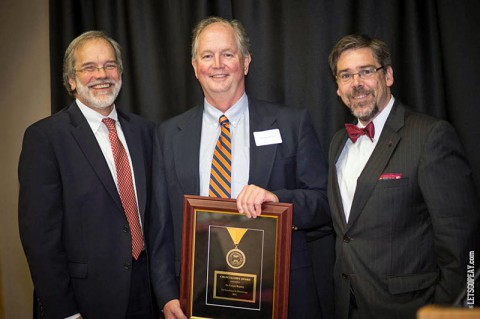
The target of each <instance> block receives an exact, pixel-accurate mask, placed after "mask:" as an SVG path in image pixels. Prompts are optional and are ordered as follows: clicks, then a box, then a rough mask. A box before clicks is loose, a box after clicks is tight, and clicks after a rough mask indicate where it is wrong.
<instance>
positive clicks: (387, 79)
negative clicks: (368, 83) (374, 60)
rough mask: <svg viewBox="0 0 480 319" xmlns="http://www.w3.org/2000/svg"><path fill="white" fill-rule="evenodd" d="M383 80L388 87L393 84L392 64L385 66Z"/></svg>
mask: <svg viewBox="0 0 480 319" xmlns="http://www.w3.org/2000/svg"><path fill="white" fill-rule="evenodd" d="M385 82H386V84H387V86H388V87H391V86H392V85H393V69H392V66H390V65H389V66H387V72H386V73H385Z"/></svg>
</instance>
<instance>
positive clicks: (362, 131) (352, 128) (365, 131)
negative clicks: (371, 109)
mask: <svg viewBox="0 0 480 319" xmlns="http://www.w3.org/2000/svg"><path fill="white" fill-rule="evenodd" d="M345 128H346V129H347V133H348V136H349V137H350V139H351V140H352V142H353V143H355V142H356V141H357V140H358V138H359V137H360V136H362V135H367V136H368V137H369V138H370V140H371V141H372V142H373V137H374V136H375V127H374V126H373V122H370V123H368V125H367V126H365V127H364V128H359V127H358V126H356V125H353V124H345Z"/></svg>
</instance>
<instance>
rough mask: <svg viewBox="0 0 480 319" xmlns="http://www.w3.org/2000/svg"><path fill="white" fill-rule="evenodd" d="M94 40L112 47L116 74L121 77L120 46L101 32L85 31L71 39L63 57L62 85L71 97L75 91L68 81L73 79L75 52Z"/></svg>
mask: <svg viewBox="0 0 480 319" xmlns="http://www.w3.org/2000/svg"><path fill="white" fill-rule="evenodd" d="M94 39H103V40H105V41H107V42H108V43H109V44H110V45H111V46H112V48H113V49H114V51H115V60H116V62H117V64H118V72H119V74H120V75H122V72H123V62H122V52H121V49H120V45H119V44H118V43H117V42H116V41H115V40H113V39H112V38H110V37H108V36H107V35H106V34H105V33H103V32H102V31H87V32H85V33H82V34H81V35H79V36H78V37H76V38H75V39H73V41H72V42H70V44H69V46H68V48H67V50H66V51H65V56H64V57H63V85H64V86H65V88H66V89H67V92H68V94H70V95H72V96H73V95H74V93H75V91H74V90H72V88H71V87H70V83H68V79H69V78H72V79H74V78H75V52H76V51H77V50H78V49H79V48H80V47H81V46H82V45H84V44H85V43H86V42H87V41H90V40H94Z"/></svg>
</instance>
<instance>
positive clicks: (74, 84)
mask: <svg viewBox="0 0 480 319" xmlns="http://www.w3.org/2000/svg"><path fill="white" fill-rule="evenodd" d="M68 84H70V89H71V90H72V91H75V89H76V88H77V84H76V83H75V80H74V79H72V78H70V77H69V78H68Z"/></svg>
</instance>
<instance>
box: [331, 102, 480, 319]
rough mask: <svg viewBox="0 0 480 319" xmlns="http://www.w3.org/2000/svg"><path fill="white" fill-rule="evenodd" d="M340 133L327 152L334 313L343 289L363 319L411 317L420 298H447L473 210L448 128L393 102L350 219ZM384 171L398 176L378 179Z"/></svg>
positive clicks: (344, 310) (462, 274)
mask: <svg viewBox="0 0 480 319" xmlns="http://www.w3.org/2000/svg"><path fill="white" fill-rule="evenodd" d="M346 140H347V134H346V131H345V130H344V129H343V130H341V131H339V132H338V133H337V134H336V135H335V136H334V138H333V140H332V142H331V145H330V155H329V163H330V169H329V186H328V196H329V201H330V207H331V211H332V219H333V224H334V228H335V232H336V235H337V239H336V256H337V257H336V265H335V272H334V278H335V290H336V291H335V295H336V312H337V317H338V318H341V319H346V318H348V309H349V301H350V298H351V296H350V291H351V289H352V290H353V292H354V295H355V300H356V303H357V305H358V309H359V312H360V314H361V315H362V318H365V319H367V318H368V319H372V318H402V319H406V318H412V319H413V318H415V312H416V310H417V309H418V308H419V307H420V306H422V305H423V304H426V303H432V302H433V303H450V302H452V301H453V299H454V298H455V297H456V295H457V294H458V293H459V292H460V290H461V289H462V288H463V287H464V285H465V280H466V266H465V265H466V262H467V260H468V259H467V252H468V251H469V250H473V249H475V244H476V243H475V241H474V239H473V238H474V237H473V232H474V231H475V229H478V227H479V216H480V215H479V210H478V208H479V205H478V197H477V195H476V193H475V190H474V187H473V181H472V174H471V171H470V169H469V167H468V164H467V163H466V160H465V156H464V153H463V150H462V148H461V145H460V142H459V141H458V138H457V135H456V133H455V131H454V129H453V128H452V126H451V125H450V124H448V123H447V122H445V121H441V120H437V119H434V118H432V117H429V116H427V115H422V114H419V113H414V112H411V111H408V110H406V108H405V107H404V106H403V105H401V104H400V103H398V102H395V104H394V106H393V109H392V111H391V113H390V115H389V117H388V119H387V122H386V124H385V126H384V128H383V131H382V133H381V136H380V138H379V141H378V144H377V146H376V148H375V150H374V152H373V154H372V156H371V157H370V159H369V160H368V162H367V164H366V166H365V168H364V170H363V171H362V173H361V175H360V177H359V178H358V181H357V188H356V192H355V195H354V199H353V203H352V208H351V212H350V219H349V222H348V224H347V223H346V221H345V214H344V211H343V207H342V201H341V197H340V191H339V187H338V180H337V172H336V168H335V163H336V162H337V160H338V157H339V155H340V153H341V151H342V149H343V146H344V145H345V142H346ZM387 173H394V174H401V175H402V178H401V179H390V180H388V179H384V180H382V179H381V175H382V174H387Z"/></svg>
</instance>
